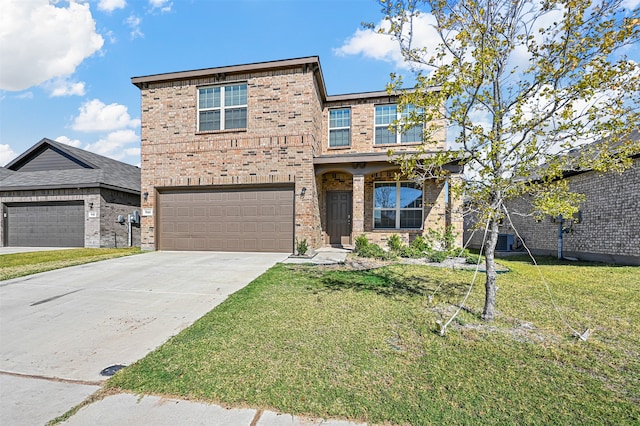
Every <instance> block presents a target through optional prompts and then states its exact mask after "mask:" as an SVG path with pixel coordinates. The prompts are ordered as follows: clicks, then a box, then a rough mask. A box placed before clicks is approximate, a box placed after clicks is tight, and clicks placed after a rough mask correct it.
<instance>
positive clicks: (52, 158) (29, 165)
mask: <svg viewBox="0 0 640 426" xmlns="http://www.w3.org/2000/svg"><path fill="white" fill-rule="evenodd" d="M93 168H94V167H91V166H90V165H88V164H86V163H84V162H82V161H80V160H79V159H78V158H76V157H74V156H73V155H70V154H69V153H67V152H65V151H62V150H60V149H58V148H56V147H54V146H51V145H48V144H43V145H41V146H40V147H39V148H38V149H37V150H34V151H30V152H29V153H28V155H26V156H24V157H22V158H21V159H20V161H17V162H14V163H12V164H11V165H9V166H8V169H9V170H13V171H15V172H42V171H51V170H71V169H93Z"/></svg>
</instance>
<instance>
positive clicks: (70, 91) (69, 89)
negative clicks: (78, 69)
mask: <svg viewBox="0 0 640 426" xmlns="http://www.w3.org/2000/svg"><path fill="white" fill-rule="evenodd" d="M45 86H46V88H47V89H48V90H49V96H51V97H52V98H56V97H60V96H84V94H85V90H84V82H83V81H70V80H68V79H65V78H57V79H55V80H52V81H51V82H50V83H48V84H46V85H45Z"/></svg>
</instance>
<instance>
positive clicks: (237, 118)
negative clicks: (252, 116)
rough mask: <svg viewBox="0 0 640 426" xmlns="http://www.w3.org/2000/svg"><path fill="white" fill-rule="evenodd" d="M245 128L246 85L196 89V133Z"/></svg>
mask: <svg viewBox="0 0 640 426" xmlns="http://www.w3.org/2000/svg"><path fill="white" fill-rule="evenodd" d="M246 128H247V84H246V83H241V84H229V85H226V86H214V87H203V88H201V89H198V131H200V132H206V131H209V130H227V129H246Z"/></svg>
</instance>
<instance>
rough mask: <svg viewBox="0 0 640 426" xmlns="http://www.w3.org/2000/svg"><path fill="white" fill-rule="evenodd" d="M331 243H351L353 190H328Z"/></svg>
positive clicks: (328, 228) (328, 220)
mask: <svg viewBox="0 0 640 426" xmlns="http://www.w3.org/2000/svg"><path fill="white" fill-rule="evenodd" d="M327 233H328V234H329V244H332V245H333V244H336V245H345V244H351V192H348V191H328V192H327Z"/></svg>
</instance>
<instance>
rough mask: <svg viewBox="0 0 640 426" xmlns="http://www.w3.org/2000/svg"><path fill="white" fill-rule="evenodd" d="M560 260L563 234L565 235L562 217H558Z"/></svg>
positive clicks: (560, 258)
mask: <svg viewBox="0 0 640 426" xmlns="http://www.w3.org/2000/svg"><path fill="white" fill-rule="evenodd" d="M557 220H558V260H562V234H564V230H563V226H562V225H563V223H564V219H563V218H562V215H559V216H558V219H557Z"/></svg>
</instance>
